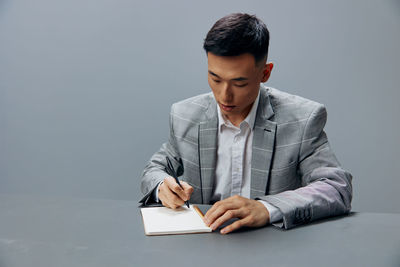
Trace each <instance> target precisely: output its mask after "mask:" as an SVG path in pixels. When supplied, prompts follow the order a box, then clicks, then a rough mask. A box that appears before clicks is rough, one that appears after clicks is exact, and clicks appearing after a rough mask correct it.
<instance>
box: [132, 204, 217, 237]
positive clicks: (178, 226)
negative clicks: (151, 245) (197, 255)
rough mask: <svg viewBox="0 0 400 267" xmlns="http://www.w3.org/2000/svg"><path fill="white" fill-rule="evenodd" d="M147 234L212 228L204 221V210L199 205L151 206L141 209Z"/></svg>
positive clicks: (202, 231)
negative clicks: (171, 207)
mask: <svg viewBox="0 0 400 267" xmlns="http://www.w3.org/2000/svg"><path fill="white" fill-rule="evenodd" d="M140 211H141V213H142V218H143V225H144V232H145V233H146V235H175V234H190V233H207V232H211V231H212V229H211V228H210V227H208V226H206V224H205V223H204V222H203V219H202V216H203V214H202V212H201V211H200V210H199V208H198V207H197V206H194V205H191V206H190V208H187V207H184V206H182V207H180V208H178V209H175V210H173V209H170V208H166V207H149V208H141V209H140Z"/></svg>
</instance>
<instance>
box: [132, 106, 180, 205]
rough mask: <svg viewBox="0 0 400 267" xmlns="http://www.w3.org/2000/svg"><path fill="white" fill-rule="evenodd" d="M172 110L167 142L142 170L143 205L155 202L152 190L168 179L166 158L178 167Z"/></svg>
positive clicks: (141, 201)
mask: <svg viewBox="0 0 400 267" xmlns="http://www.w3.org/2000/svg"><path fill="white" fill-rule="evenodd" d="M173 108H174V105H172V107H171V112H170V116H169V128H170V130H169V138H168V142H166V143H164V144H162V146H161V148H160V149H159V150H158V151H157V152H156V153H155V154H154V155H153V156H152V157H151V158H150V160H149V162H148V163H147V165H146V167H145V168H144V170H143V174H142V180H141V191H142V193H143V194H144V197H143V198H142V199H141V200H140V201H139V202H140V203H142V204H143V205H145V206H146V205H152V204H154V203H155V202H156V200H155V199H154V195H155V194H154V190H155V189H156V188H157V186H158V184H159V183H160V182H162V181H163V180H164V178H166V177H168V174H167V173H166V172H165V167H166V166H167V162H166V157H167V156H168V157H169V158H170V159H171V161H172V164H173V165H174V167H176V169H177V168H178V167H177V166H179V162H178V161H176V159H178V158H179V157H180V156H179V153H178V150H177V146H176V139H175V135H174V127H173V115H172V114H173Z"/></svg>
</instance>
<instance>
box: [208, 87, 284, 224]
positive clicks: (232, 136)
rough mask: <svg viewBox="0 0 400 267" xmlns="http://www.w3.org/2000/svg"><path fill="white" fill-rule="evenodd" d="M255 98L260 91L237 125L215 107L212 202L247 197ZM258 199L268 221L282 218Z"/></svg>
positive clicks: (270, 206) (275, 209) (271, 221)
mask: <svg viewBox="0 0 400 267" xmlns="http://www.w3.org/2000/svg"><path fill="white" fill-rule="evenodd" d="M259 98H260V93H259V94H258V96H257V98H256V100H255V101H254V104H253V106H252V108H251V110H250V112H249V114H248V115H247V117H246V118H245V119H244V121H242V122H241V123H240V124H239V127H236V126H235V125H233V124H232V123H231V122H230V121H229V119H227V118H226V117H225V116H224V115H223V114H222V112H221V109H220V107H219V106H218V149H217V163H216V169H215V173H216V175H215V181H214V190H213V193H212V196H211V200H212V201H218V200H222V199H225V198H228V197H230V196H234V195H240V196H243V197H246V198H250V181H251V157H252V144H253V131H254V123H255V119H256V113H257V107H258V101H259ZM259 201H260V202H261V203H263V204H264V206H265V207H266V208H267V210H268V212H269V214H270V223H275V222H278V221H280V220H282V213H281V212H280V211H279V209H277V208H276V207H275V206H273V205H271V204H269V203H268V202H266V201H263V200H259Z"/></svg>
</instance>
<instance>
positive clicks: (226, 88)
mask: <svg viewBox="0 0 400 267" xmlns="http://www.w3.org/2000/svg"><path fill="white" fill-rule="evenodd" d="M221 96H222V100H223V101H224V103H225V104H229V103H230V102H231V101H232V99H233V92H232V86H231V85H230V84H229V83H224V85H223V88H222V94H221Z"/></svg>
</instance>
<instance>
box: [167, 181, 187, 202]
mask: <svg viewBox="0 0 400 267" xmlns="http://www.w3.org/2000/svg"><path fill="white" fill-rule="evenodd" d="M164 181H165V183H166V184H167V186H168V188H169V189H170V190H171V191H172V192H174V193H175V194H177V195H178V196H179V197H180V198H181V199H182V200H184V201H186V200H187V196H186V193H185V192H184V191H183V189H182V187H180V185H179V184H178V183H177V182H176V180H175V178H172V177H167V178H165V180H164Z"/></svg>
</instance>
